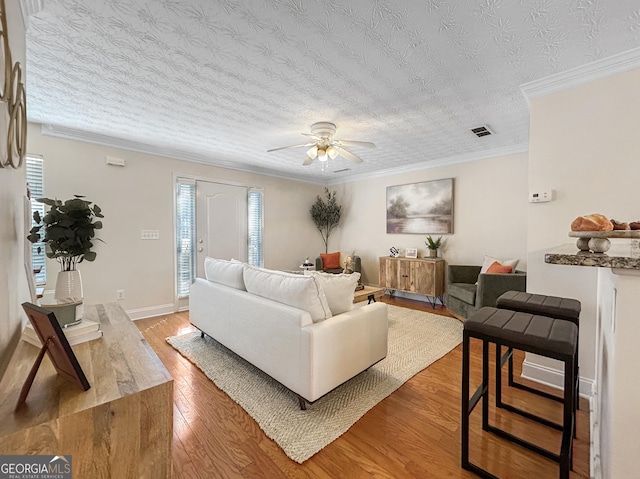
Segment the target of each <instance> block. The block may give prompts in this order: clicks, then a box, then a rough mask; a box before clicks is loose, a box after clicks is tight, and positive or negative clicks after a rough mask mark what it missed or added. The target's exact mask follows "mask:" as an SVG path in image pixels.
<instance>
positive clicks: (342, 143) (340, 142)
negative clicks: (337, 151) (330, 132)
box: [338, 140, 376, 148]
mask: <svg viewBox="0 0 640 479" xmlns="http://www.w3.org/2000/svg"><path fill="white" fill-rule="evenodd" d="M338 146H364V147H365V148H375V147H376V145H375V143H371V142H370V141H352V140H338Z"/></svg>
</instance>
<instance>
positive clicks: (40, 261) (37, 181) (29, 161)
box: [26, 155, 47, 285]
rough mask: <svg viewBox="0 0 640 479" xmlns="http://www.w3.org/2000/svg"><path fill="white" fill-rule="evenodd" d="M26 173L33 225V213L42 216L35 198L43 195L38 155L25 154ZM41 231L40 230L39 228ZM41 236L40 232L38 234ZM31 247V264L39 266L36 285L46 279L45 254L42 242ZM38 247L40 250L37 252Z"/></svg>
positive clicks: (42, 211)
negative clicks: (36, 212) (37, 212)
mask: <svg viewBox="0 0 640 479" xmlns="http://www.w3.org/2000/svg"><path fill="white" fill-rule="evenodd" d="M26 173H27V185H28V186H29V191H30V192H31V215H32V216H31V226H32V227H33V226H35V222H34V221H33V213H34V212H35V211H39V212H40V216H41V217H43V216H44V204H42V203H38V202H37V201H36V199H37V198H42V197H44V160H43V159H42V157H39V156H32V155H27V157H26ZM40 231H41V233H42V230H40ZM40 236H42V234H41V235H40ZM31 248H32V250H31V251H32V256H31V257H32V262H31V264H32V266H33V269H34V270H37V269H38V268H40V272H39V273H37V274H36V275H35V281H36V284H37V285H42V284H45V282H46V280H47V271H46V267H47V265H46V256H45V251H44V243H33V244H32V245H31ZM38 248H40V252H39V253H38Z"/></svg>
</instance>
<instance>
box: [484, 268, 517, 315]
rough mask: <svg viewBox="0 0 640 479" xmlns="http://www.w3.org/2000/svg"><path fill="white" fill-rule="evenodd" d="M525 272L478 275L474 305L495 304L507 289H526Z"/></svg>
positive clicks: (493, 305)
mask: <svg viewBox="0 0 640 479" xmlns="http://www.w3.org/2000/svg"><path fill="white" fill-rule="evenodd" d="M526 290H527V273H523V272H516V273H513V274H486V273H483V274H481V275H479V276H478V290H477V292H476V307H477V308H482V307H483V306H491V307H495V306H496V300H497V299H498V298H499V297H500V295H502V294H503V293H506V292H507V291H526Z"/></svg>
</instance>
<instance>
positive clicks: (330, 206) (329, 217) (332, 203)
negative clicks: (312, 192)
mask: <svg viewBox="0 0 640 479" xmlns="http://www.w3.org/2000/svg"><path fill="white" fill-rule="evenodd" d="M324 197H325V198H324V199H322V198H321V197H320V195H318V196H316V202H315V203H314V204H313V205H311V218H313V222H314V223H315V225H316V228H318V231H319V232H320V235H321V236H322V241H323V242H324V252H325V253H328V252H329V236H331V233H332V232H333V230H334V229H335V228H336V227H337V226H338V224H339V223H340V218H341V217H342V206H341V205H339V204H338V201H337V200H336V192H335V191H329V188H325V189H324Z"/></svg>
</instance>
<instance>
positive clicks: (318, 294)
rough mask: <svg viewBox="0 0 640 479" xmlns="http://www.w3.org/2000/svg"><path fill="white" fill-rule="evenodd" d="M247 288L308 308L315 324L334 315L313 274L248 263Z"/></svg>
mask: <svg viewBox="0 0 640 479" xmlns="http://www.w3.org/2000/svg"><path fill="white" fill-rule="evenodd" d="M243 268H244V275H243V276H244V284H245V285H246V287H247V291H248V292H249V293H251V294H255V295H257V296H262V297H263V298H267V299H271V300H273V301H277V302H279V303H283V304H287V305H289V306H293V307H294V308H298V309H302V310H304V311H307V312H308V313H309V314H310V315H311V320H312V321H313V322H314V323H317V322H318V321H322V320H323V319H327V318H330V317H331V309H330V308H329V304H328V303H327V297H326V296H325V294H324V291H323V290H322V286H320V284H319V282H318V281H317V280H316V278H314V277H313V276H304V275H302V274H294V273H285V272H283V271H273V270H270V269H265V268H258V267H256V266H251V265H248V264H245V265H244V266H243Z"/></svg>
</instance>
